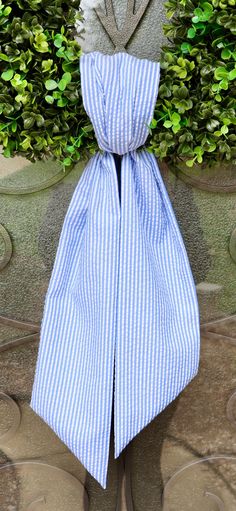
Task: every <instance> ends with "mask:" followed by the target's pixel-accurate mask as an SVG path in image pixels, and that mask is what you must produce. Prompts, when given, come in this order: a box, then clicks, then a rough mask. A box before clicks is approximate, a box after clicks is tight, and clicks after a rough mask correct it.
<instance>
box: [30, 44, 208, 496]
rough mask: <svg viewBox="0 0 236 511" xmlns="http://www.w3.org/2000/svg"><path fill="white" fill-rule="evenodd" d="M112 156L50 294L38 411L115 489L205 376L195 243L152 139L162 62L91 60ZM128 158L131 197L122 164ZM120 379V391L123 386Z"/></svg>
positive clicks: (93, 166) (76, 205) (107, 154)
mask: <svg viewBox="0 0 236 511" xmlns="http://www.w3.org/2000/svg"><path fill="white" fill-rule="evenodd" d="M80 69H81V83H82V94H83V101H84V107H85V109H86V111H87V113H88V115H89V116H90V118H91V121H92V123H93V126H94V130H95V133H96V137H97V140H98V143H99V146H100V148H101V149H102V150H103V151H102V152H98V153H97V154H96V155H95V156H93V157H92V158H91V160H90V161H89V163H88V164H87V166H86V168H85V169H84V172H83V174H82V176H81V178H80V180H79V182H78V183H77V186H76V188H75V190H74V193H73V196H72V199H71V202H70V204H69V208H68V210H67V213H66V216H65V219H64V223H63V227H62V231H61V234H60V239H59V244H58V247H57V253H56V258H55V261H54V266H53V270H52V274H51V279H50V282H49V286H48V290H47V293H46V297H45V304H44V313H43V318H42V323H41V331H40V343H39V350H38V358H37V365H36V371H35V378H34V383H33V390H32V395H31V402H30V406H31V408H32V409H33V410H34V411H35V412H36V413H37V414H38V415H39V416H40V417H41V418H42V419H43V420H44V421H45V422H46V423H47V424H48V425H49V426H50V427H51V428H52V429H53V430H54V432H55V433H56V434H57V435H58V437H59V438H60V439H61V440H62V441H63V442H64V443H65V444H66V445H67V446H68V448H69V449H70V450H71V451H72V452H73V453H74V454H75V456H76V457H77V458H78V459H79V460H80V462H81V463H82V464H83V465H84V467H85V468H86V469H87V470H88V472H89V473H90V474H91V475H92V476H93V477H94V478H95V479H96V480H97V481H98V482H99V483H100V485H101V486H102V488H104V489H105V488H106V487H107V468H108V458H109V444H110V433H111V419H112V417H111V413H112V399H113V398H114V444H115V451H114V457H115V458H117V457H118V456H119V454H120V453H121V451H122V450H123V449H124V448H125V446H126V445H127V444H128V443H129V442H130V441H131V440H132V438H133V437H134V436H135V435H137V433H138V432H139V431H140V430H142V429H143V428H144V427H145V426H146V425H147V424H148V423H149V422H150V421H151V420H152V419H153V418H154V417H155V416H156V415H157V414H159V413H160V412H161V411H162V410H163V409H164V408H165V407H166V406H167V405H168V404H169V403H170V402H171V401H172V400H173V399H174V398H175V397H176V396H177V395H178V394H179V393H180V392H181V391H182V390H183V389H184V388H185V387H186V385H187V384H188V383H189V382H190V381H191V380H192V379H193V378H194V377H195V375H196V374H197V373H198V367H199V356H200V318H199V308H198V299H197V293H196V286H195V283H194V279H193V275H192V271H191V266H190V262H189V259H188V255H187V252H186V248H185V245H184V241H183V238H182V235H181V232H180V229H179V226H178V223H177V220H176V217H175V214H174V210H173V208H172V204H171V202H170V198H169V196H168V193H167V190H166V188H165V185H164V182H163V180H162V177H161V174H160V170H159V168H158V165H157V162H156V159H155V158H154V156H153V154H151V153H149V152H147V151H146V150H145V149H139V150H137V149H138V148H140V147H141V146H142V145H144V144H145V141H146V138H147V136H148V125H149V124H150V122H151V119H152V117H153V111H154V106H155V102H156V98H157V94H158V86H159V79H160V64H159V63H158V62H152V61H149V60H146V59H138V58H137V57H134V56H131V55H128V54H127V53H123V52H121V53H116V54H114V55H104V54H102V53H100V52H92V53H89V54H85V55H82V57H81V60H80ZM112 153H116V154H120V155H123V156H122V160H121V201H120V198H119V193H118V183H117V174H116V167H115V162H114V157H113V154H112ZM113 377H114V384H113Z"/></svg>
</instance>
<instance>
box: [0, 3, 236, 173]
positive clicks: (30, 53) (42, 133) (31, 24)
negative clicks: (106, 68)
mask: <svg viewBox="0 0 236 511" xmlns="http://www.w3.org/2000/svg"><path fill="white" fill-rule="evenodd" d="M79 3H80V2H79V0H72V1H68V0H64V1H63V2H62V0H55V1H54V2H53V1H52V0H13V1H11V0H4V2H2V1H1V0H0V144H2V145H3V155H4V156H5V157H11V156H14V155H22V156H24V157H26V158H27V159H29V160H30V161H32V162H34V161H36V160H41V159H43V158H45V157H53V158H55V159H56V160H58V161H60V162H61V163H62V164H63V166H64V167H65V166H69V165H71V164H73V163H75V162H76V161H78V159H79V158H80V157H85V156H86V155H88V154H94V152H95V151H96V150H97V149H98V146H97V141H96V138H95V134H94V131H93V127H92V125H91V122H90V120H89V118H88V117H87V114H86V112H85V110H84V108H83V102H82V97H81V85H80V73H79V59H80V55H81V48H80V46H79V44H78V43H77V41H76V39H75V34H76V28H75V23H76V20H77V19H82V15H81V11H80V7H79ZM235 4H236V0H209V2H204V1H202V0H200V1H199V0H192V1H191V0H169V1H168V2H167V3H166V4H165V6H166V8H167V16H168V17H169V18H170V17H172V20H171V22H170V23H169V24H165V25H164V32H165V34H166V35H167V37H168V39H169V45H168V46H164V47H163V51H162V55H161V79H160V87H159V94H158V99H157V103H156V108H155V115H154V119H153V120H152V123H151V125H150V135H149V137H148V140H147V143H146V148H147V149H148V150H149V151H151V152H153V153H154V154H155V155H156V156H157V157H159V158H160V159H165V160H166V161H168V162H173V163H176V161H178V160H179V159H181V160H184V161H185V162H186V164H187V165H188V166H190V167H191V166H192V165H193V164H194V163H195V162H196V163H198V164H210V165H211V164H212V163H214V162H215V161H219V160H222V161H223V160H224V161H233V162H235V156H236V133H235V124H236V121H235V102H236V99H235V98H236V96H235V88H236V43H235V34H236V12H235Z"/></svg>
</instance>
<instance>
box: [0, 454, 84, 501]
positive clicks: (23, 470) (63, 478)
mask: <svg viewBox="0 0 236 511" xmlns="http://www.w3.org/2000/svg"><path fill="white" fill-rule="evenodd" d="M12 469H15V470H16V472H17V474H18V477H20V476H21V475H22V479H24V480H28V479H29V481H30V482H31V483H32V484H31V490H30V493H31V498H29V497H28V496H27V497H24V491H23V489H22V495H21V501H22V500H23V501H28V502H27V503H25V502H24V503H23V506H24V507H22V509H24V511H39V510H41V509H45V511H54V510H55V511H56V510H57V511H59V510H61V511H62V510H63V511H66V509H68V510H69V509H71V504H70V502H68V500H70V498H71V500H72V501H73V502H74V501H76V509H78V511H88V509H89V507H88V506H89V500H88V494H87V491H86V489H85V487H84V485H83V483H82V482H81V481H80V480H79V479H78V478H77V477H75V476H74V475H72V474H70V473H69V472H67V471H66V470H63V469H61V468H59V467H56V466H53V465H49V464H48V463H43V462H38V461H34V460H32V461H31V460H26V461H16V462H12V463H5V464H4V465H1V466H0V474H1V473H2V472H3V471H12ZM40 480H41V484H43V485H44V489H43V490H42V489H41V488H40V487H38V485H39V484H40ZM46 481H48V482H49V483H50V487H49V488H47V487H46ZM53 488H54V489H53ZM55 488H57V491H55ZM59 488H60V489H61V493H60V491H58V490H59ZM27 494H28V490H27ZM33 494H35V496H34V495H33ZM68 497H69V498H68ZM31 499H32V500H31ZM63 501H64V502H63ZM65 501H66V502H67V503H68V508H67V507H66V508H65V507H64V505H65ZM15 504H16V505H17V504H19V503H17V502H16V503H15ZM14 509H16V508H14Z"/></svg>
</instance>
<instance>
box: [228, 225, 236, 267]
mask: <svg viewBox="0 0 236 511" xmlns="http://www.w3.org/2000/svg"><path fill="white" fill-rule="evenodd" d="M229 253H230V256H231V258H232V259H233V261H234V263H236V228H235V229H234V230H233V232H232V234H231V236H230V240H229Z"/></svg>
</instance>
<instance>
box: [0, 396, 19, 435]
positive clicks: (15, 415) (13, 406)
mask: <svg viewBox="0 0 236 511" xmlns="http://www.w3.org/2000/svg"><path fill="white" fill-rule="evenodd" d="M0 400H3V401H4V402H5V403H7V404H8V405H9V406H10V411H11V417H12V419H13V420H12V425H11V426H10V428H9V429H8V430H7V431H6V433H4V434H2V435H1V433H0V445H3V443H4V442H8V441H9V440H11V438H12V437H14V435H15V434H16V432H17V430H18V428H19V426H20V423H21V412H20V408H19V406H18V404H17V403H16V402H15V401H14V399H12V398H11V397H10V396H9V395H8V394H5V392H0Z"/></svg>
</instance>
